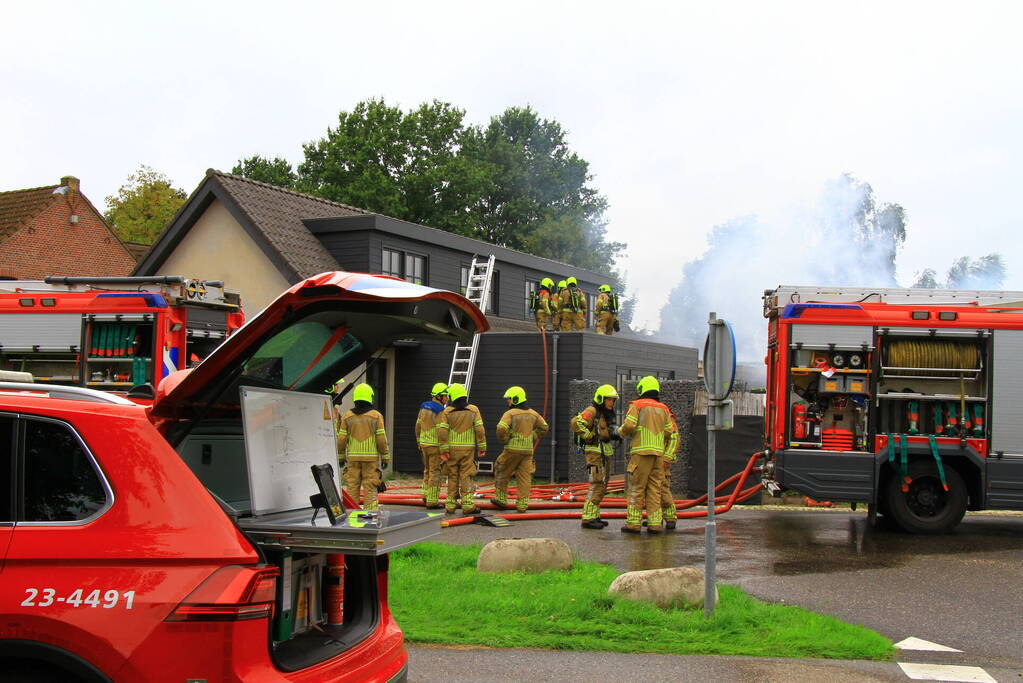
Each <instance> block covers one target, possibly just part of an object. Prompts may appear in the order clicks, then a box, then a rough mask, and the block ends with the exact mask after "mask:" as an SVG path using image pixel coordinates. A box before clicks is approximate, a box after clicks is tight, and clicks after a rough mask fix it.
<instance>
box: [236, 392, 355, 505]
mask: <svg viewBox="0 0 1023 683" xmlns="http://www.w3.org/2000/svg"><path fill="white" fill-rule="evenodd" d="M241 395H242V425H243V429H244V431H245V460H246V465H247V467H248V471H249V491H250V492H251V494H252V514H254V515H263V514H269V513H273V512H283V511H285V510H298V509H301V508H307V507H309V496H311V495H314V494H315V493H317V491H318V489H317V488H316V481H315V480H314V479H313V474H312V470H311V469H310V468H311V467H312V466H313V465H322V464H324V463H330V464H331V466H332V467H333V468H334V479H335V480H337V479H338V469H339V468H338V464H337V446H336V442H335V435H334V417H333V412H332V405H331V402H330V396H328V395H327V394H305V393H300V392H296V391H281V390H277V389H256V388H253V387H242V391H241ZM337 483H338V487H339V488H340V482H339V481H338V482H337Z"/></svg>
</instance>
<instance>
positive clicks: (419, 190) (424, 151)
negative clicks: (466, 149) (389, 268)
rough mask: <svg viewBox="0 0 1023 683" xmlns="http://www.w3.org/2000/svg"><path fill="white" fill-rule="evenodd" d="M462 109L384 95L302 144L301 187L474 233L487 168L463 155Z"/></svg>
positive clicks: (395, 215)
mask: <svg viewBox="0 0 1023 683" xmlns="http://www.w3.org/2000/svg"><path fill="white" fill-rule="evenodd" d="M464 117H465V112H464V111H462V110H461V109H458V108H456V107H454V106H452V105H450V104H448V103H446V102H440V101H438V100H434V101H432V102H428V103H423V104H421V105H420V106H419V107H418V108H417V109H414V110H411V111H409V112H403V111H402V110H401V109H400V108H398V107H394V106H391V105H388V104H387V103H386V102H385V101H384V100H383V99H371V100H366V101H364V102H360V103H358V104H357V105H356V106H355V107H354V108H353V109H352V111H351V112H345V111H342V112H341V113H340V114H339V115H338V125H337V127H335V128H328V129H327V135H326V137H324V138H322V139H320V140H318V141H316V142H311V143H308V144H306V145H303V150H304V152H305V161H303V162H302V163H301V164H299V167H298V176H299V178H298V183H297V187H298V189H300V190H302V191H304V192H309V193H311V194H315V195H318V196H320V197H324V198H326V199H331V200H334V201H337V202H342V203H345V204H351V205H353V206H358V207H360V208H363V209H368V210H370V211H375V212H378V213H382V214H386V215H388V216H394V217H395V218H401V219H404V220H408V221H412V222H415V223H422V224H424V225H429V226H431V227H435V228H440V229H442V230H448V231H451V232H457V233H460V234H472V233H473V226H474V225H475V223H476V220H477V219H476V215H475V212H476V209H477V207H478V204H479V196H480V194H481V192H482V191H483V189H484V187H485V186H486V183H487V181H488V177H487V174H486V173H485V172H483V171H481V169H479V168H477V167H475V166H474V165H473V164H471V163H467V161H466V159H464V158H463V157H462V156H460V154H459V151H460V147H461V141H462V138H463V136H464V135H465V133H466V128H465V126H464V123H463V119H464Z"/></svg>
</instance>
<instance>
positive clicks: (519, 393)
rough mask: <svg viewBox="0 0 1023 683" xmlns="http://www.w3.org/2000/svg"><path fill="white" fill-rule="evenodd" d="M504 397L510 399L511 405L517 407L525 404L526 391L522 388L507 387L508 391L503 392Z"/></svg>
mask: <svg viewBox="0 0 1023 683" xmlns="http://www.w3.org/2000/svg"><path fill="white" fill-rule="evenodd" d="M504 397H505V398H510V399H511V402H512V405H513V406H517V405H518V404H520V403H525V402H526V390H525V389H523V388H522V387H508V391H506V392H504Z"/></svg>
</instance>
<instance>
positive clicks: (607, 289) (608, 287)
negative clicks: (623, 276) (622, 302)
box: [597, 285, 611, 294]
mask: <svg viewBox="0 0 1023 683" xmlns="http://www.w3.org/2000/svg"><path fill="white" fill-rule="evenodd" d="M597 289H599V290H600V291H602V292H607V293H608V294H610V293H611V285H601V286H600V287H598V288H597Z"/></svg>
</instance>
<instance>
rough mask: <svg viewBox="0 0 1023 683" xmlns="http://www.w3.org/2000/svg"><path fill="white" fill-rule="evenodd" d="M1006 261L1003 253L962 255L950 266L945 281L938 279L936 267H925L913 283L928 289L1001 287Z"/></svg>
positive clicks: (915, 285)
mask: <svg viewBox="0 0 1023 683" xmlns="http://www.w3.org/2000/svg"><path fill="white" fill-rule="evenodd" d="M1005 274H1006V271H1005V261H1004V260H1003V259H1002V255H1001V254H988V255H987V256H981V257H980V258H978V259H972V258H970V257H969V256H960V257H959V258H957V259H956V260H955V261H953V262H952V265H951V266H950V267H949V269H948V272H947V273H946V274H945V279H944V281H941V282H939V281H938V274H937V271H935V270H934V268H925V269H924V270H923V271H922V272H921V273H920V274H919V275H918V276H917V279H916V282H914V283H913V286H914V287H925V288H927V289H937V288H938V287H944V288H946V289H999V288H1000V287H1001V286H1002V283H1003V282H1004V281H1005Z"/></svg>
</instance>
